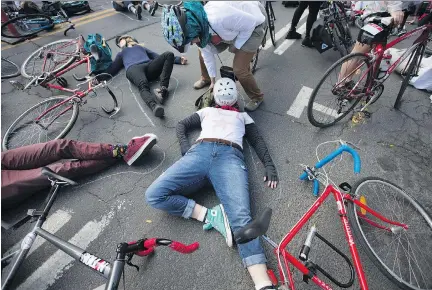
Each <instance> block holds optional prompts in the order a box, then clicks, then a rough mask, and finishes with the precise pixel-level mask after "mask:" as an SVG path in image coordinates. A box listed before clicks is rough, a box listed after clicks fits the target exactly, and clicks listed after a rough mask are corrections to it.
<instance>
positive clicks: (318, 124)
mask: <svg viewBox="0 0 432 290" xmlns="http://www.w3.org/2000/svg"><path fill="white" fill-rule="evenodd" d="M354 57H361V58H363V60H364V61H365V63H366V65H367V67H368V68H369V67H370V66H371V64H370V61H369V57H367V56H366V55H364V54H362V53H351V54H348V55H346V56H344V57H342V58H340V59H339V60H338V61H336V62H335V63H334V64H333V65H332V66H331V67H330V68H329V69H328V70H327V71H326V72H325V73H324V76H323V77H322V78H321V80H320V81H319V83H318V85H317V86H315V88H314V90H313V91H312V94H311V96H310V98H309V102H308V106H307V116H308V120H309V122H310V123H311V124H312V125H313V126H315V127H319V128H327V127H330V126H332V125H334V124H335V123H337V122H339V121H340V120H342V119H343V118H344V117H345V116H346V115H348V113H349V112H351V111H352V110H353V109H354V108H355V106H356V105H357V104H358V103H359V102H360V100H361V98H357V99H355V100H354V102H353V103H352V104H351V107H350V108H349V109H348V110H347V111H346V112H345V113H343V114H342V115H340V116H339V117H337V118H336V119H335V120H334V121H333V122H330V123H327V124H324V123H321V122H319V121H317V120H316V119H315V117H314V115H313V104H314V102H315V98H316V96H317V93H318V90H319V88H320V87H321V86H322V84H323V83H324V81H325V80H326V78H327V77H328V76H329V75H330V73H331V72H332V71H333V70H334V69H335V68H336V67H337V66H338V65H340V64H342V63H343V62H345V61H346V60H348V59H350V58H354ZM371 78H372V70H369V72H368V76H367V79H366V82H365V84H366V85H367V84H369V83H370V80H371Z"/></svg>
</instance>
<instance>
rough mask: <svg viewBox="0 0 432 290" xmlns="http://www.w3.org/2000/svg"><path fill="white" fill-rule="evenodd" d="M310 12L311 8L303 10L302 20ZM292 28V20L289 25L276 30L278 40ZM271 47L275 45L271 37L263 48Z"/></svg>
mask: <svg viewBox="0 0 432 290" xmlns="http://www.w3.org/2000/svg"><path fill="white" fill-rule="evenodd" d="M308 14H309V9H307V10H306V11H305V12H303V15H302V17H301V18H300V21H302V20H303V19H304V18H305V17H306V16H308ZM300 21H299V22H300ZM290 28H291V22H290V23H288V24H287V25H285V26H284V27H282V28H281V30H279V31H278V32H276V35H275V38H276V41H278V40H279V39H281V38H282V37H284V36H285V35H286V34H287V33H288V30H289V29H290ZM269 36H270V35H269ZM270 47H273V43H272V41H271V38H269V39H267V41H266V44H265V46H264V47H263V50H267V49H269V48H270Z"/></svg>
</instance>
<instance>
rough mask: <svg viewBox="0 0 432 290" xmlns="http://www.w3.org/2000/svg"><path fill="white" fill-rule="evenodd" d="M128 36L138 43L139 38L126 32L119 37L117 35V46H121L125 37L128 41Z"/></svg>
mask: <svg viewBox="0 0 432 290" xmlns="http://www.w3.org/2000/svg"><path fill="white" fill-rule="evenodd" d="M128 38H130V39H131V40H132V41H133V42H136V43H138V40H136V38H134V37H133V36H131V35H128V34H124V35H117V37H116V41H115V42H116V45H117V47H119V48H120V45H119V44H120V41H122V40H123V39H125V40H126V42H128Z"/></svg>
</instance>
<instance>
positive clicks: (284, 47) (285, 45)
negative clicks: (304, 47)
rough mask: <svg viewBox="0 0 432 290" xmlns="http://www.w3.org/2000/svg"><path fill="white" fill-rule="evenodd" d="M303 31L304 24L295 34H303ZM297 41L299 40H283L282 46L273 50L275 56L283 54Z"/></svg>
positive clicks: (304, 28) (304, 29)
mask: <svg viewBox="0 0 432 290" xmlns="http://www.w3.org/2000/svg"><path fill="white" fill-rule="evenodd" d="M305 31H306V23H303V25H302V26H300V28H299V29H297V32H298V33H300V34H303V33H304V32H305ZM297 40H299V39H285V40H284V41H283V42H282V44H281V45H279V46H278V47H277V48H276V49H275V51H274V53H275V54H278V55H281V54H283V53H284V52H285V51H286V50H287V49H288V48H290V46H291V45H293V44H294V42H296V41H297Z"/></svg>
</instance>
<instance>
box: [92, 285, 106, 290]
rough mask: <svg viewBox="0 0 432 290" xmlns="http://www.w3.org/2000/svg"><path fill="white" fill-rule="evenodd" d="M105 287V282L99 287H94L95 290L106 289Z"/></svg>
mask: <svg viewBox="0 0 432 290" xmlns="http://www.w3.org/2000/svg"><path fill="white" fill-rule="evenodd" d="M104 289H105V284H102V285H100V286H99V287H97V288H94V289H93V290H104Z"/></svg>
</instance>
